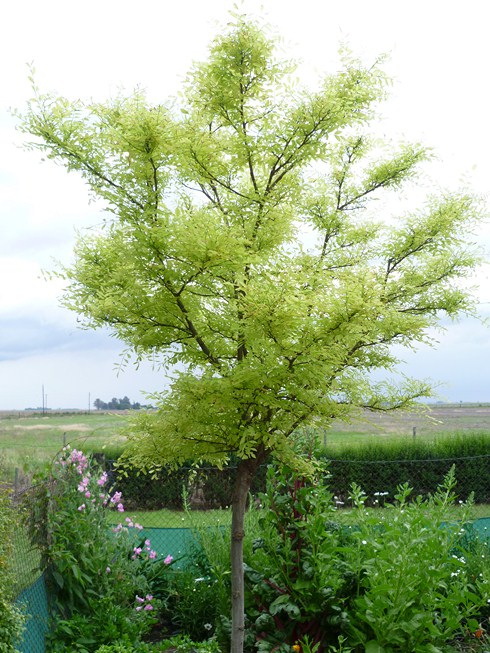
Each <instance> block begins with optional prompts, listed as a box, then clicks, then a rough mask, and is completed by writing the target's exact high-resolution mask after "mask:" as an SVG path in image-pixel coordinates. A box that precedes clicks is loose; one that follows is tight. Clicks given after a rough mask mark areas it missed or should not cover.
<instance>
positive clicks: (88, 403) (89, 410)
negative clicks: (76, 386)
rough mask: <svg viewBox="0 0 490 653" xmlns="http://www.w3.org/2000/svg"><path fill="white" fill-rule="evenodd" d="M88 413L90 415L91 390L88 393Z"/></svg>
mask: <svg viewBox="0 0 490 653" xmlns="http://www.w3.org/2000/svg"><path fill="white" fill-rule="evenodd" d="M88 414H89V415H90V392H89V393H88Z"/></svg>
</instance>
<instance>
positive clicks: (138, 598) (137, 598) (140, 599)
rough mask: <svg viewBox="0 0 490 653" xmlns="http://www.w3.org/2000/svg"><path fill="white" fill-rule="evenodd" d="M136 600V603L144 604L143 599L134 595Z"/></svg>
mask: <svg viewBox="0 0 490 653" xmlns="http://www.w3.org/2000/svg"><path fill="white" fill-rule="evenodd" d="M136 600H137V601H138V603H144V602H145V599H142V598H141V596H138V595H137V594H136Z"/></svg>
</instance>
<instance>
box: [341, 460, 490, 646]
mask: <svg viewBox="0 0 490 653" xmlns="http://www.w3.org/2000/svg"><path fill="white" fill-rule="evenodd" d="M455 485H456V480H455V475H454V469H452V470H451V471H450V472H449V473H448V474H447V475H446V477H445V479H444V481H443V483H442V484H441V485H440V486H439V488H438V490H437V492H436V493H435V494H434V495H433V496H431V497H429V498H428V499H426V500H423V499H422V498H421V497H415V498H414V499H412V500H411V501H410V500H409V498H410V494H411V490H410V488H409V487H408V485H407V484H405V485H403V486H400V487H399V490H398V493H397V495H396V497H395V498H396V502H397V503H396V505H395V507H394V508H390V507H389V506H388V508H387V509H386V510H383V511H379V514H378V512H376V513H375V514H374V513H370V512H369V511H366V510H365V508H364V496H363V494H362V492H361V491H360V489H359V488H353V498H354V501H355V503H356V505H357V508H356V511H355V517H354V520H355V523H356V524H357V528H356V529H355V530H354V531H353V533H352V537H353V538H354V540H355V542H356V545H357V547H356V548H357V551H356V548H351V549H350V551H348V552H347V553H348V554H349V556H350V558H351V561H355V562H357V561H359V562H360V565H359V583H358V592H357V596H356V597H355V599H354V601H353V603H352V610H353V617H352V618H351V620H350V623H349V627H348V629H347V630H348V633H349V643H353V644H362V645H363V646H365V647H367V646H368V645H370V646H374V643H375V644H376V645H378V646H379V647H381V650H384V651H397V652H398V651H399V652H400V653H412V652H413V651H417V652H420V653H423V652H427V653H436V651H439V650H442V648H441V647H444V646H445V645H446V643H447V642H449V641H450V640H451V639H452V638H454V637H456V636H458V635H461V634H464V633H465V632H466V631H467V630H470V631H474V630H475V629H476V628H478V623H479V622H478V618H479V617H480V615H481V613H482V610H483V609H484V607H485V605H486V601H487V597H488V592H489V590H490V584H489V579H488V577H487V578H480V579H477V578H473V577H472V576H471V575H470V574H468V569H467V560H468V558H469V557H473V556H472V554H471V551H470V550H468V549H467V548H465V546H464V543H465V539H464V536H465V529H464V525H465V520H466V519H467V515H468V513H467V507H466V506H465V507H463V509H462V510H461V513H460V517H461V520H460V521H458V522H457V523H454V522H452V521H451V517H452V513H451V509H452V507H453V505H454V501H455V498H456V495H455V494H454V488H455ZM371 642H374V643H373V644H371Z"/></svg>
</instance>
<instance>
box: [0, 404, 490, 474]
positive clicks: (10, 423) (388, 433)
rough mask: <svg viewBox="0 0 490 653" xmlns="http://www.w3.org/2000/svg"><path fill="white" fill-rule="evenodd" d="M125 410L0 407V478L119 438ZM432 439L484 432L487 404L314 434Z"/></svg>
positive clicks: (389, 416)
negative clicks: (70, 448)
mask: <svg viewBox="0 0 490 653" xmlns="http://www.w3.org/2000/svg"><path fill="white" fill-rule="evenodd" d="M126 419H127V414H125V413H119V414H117V413H115V412H111V413H99V412H92V413H84V412H79V413H73V412H70V413H48V414H45V415H42V414H40V413H28V412H25V413H24V412H18V411H17V412H14V411H12V412H7V411H3V412H0V478H2V477H3V480H10V478H12V477H13V473H14V470H15V468H16V467H17V468H18V469H19V470H21V471H23V470H24V471H29V470H31V469H32V468H34V467H35V466H37V465H38V464H39V463H40V462H41V463H42V462H44V461H47V460H49V459H51V458H52V457H53V456H54V455H55V454H56V453H57V452H58V451H59V450H60V449H61V448H62V447H63V445H64V444H65V443H66V444H70V445H71V446H73V447H77V448H80V449H82V450H83V449H84V448H85V447H87V446H90V449H93V448H95V447H100V448H102V447H109V448H110V447H111V445H116V446H117V445H120V444H121V443H123V442H124V437H123V436H122V435H121V431H122V430H123V428H124V425H125V422H126ZM414 428H415V430H416V438H417V439H424V440H435V439H439V438H447V437H451V436H452V435H454V434H456V433H457V434H461V433H463V434H464V433H465V432H475V431H479V432H487V433H488V437H489V439H490V404H472V405H468V404H462V405H447V404H443V405H434V406H431V407H430V409H428V410H427V411H425V412H424V413H386V414H384V413H381V414H368V413H365V414H364V416H363V418H362V419H357V420H355V421H353V422H351V423H337V422H335V423H333V424H332V426H331V427H330V428H326V429H322V428H318V429H315V430H316V434H317V436H318V438H319V440H320V442H325V443H326V445H327V448H329V449H330V448H331V449H333V450H335V449H338V448H339V447H342V446H344V445H346V444H349V445H351V444H365V443H369V442H373V441H374V440H376V441H379V440H384V441H388V440H400V439H404V440H407V439H413V437H414Z"/></svg>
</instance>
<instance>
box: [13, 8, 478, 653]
mask: <svg viewBox="0 0 490 653" xmlns="http://www.w3.org/2000/svg"><path fill="white" fill-rule="evenodd" d="M344 64H345V65H344V67H343V69H342V70H341V71H340V72H338V73H336V74H334V75H331V76H328V77H326V78H325V80H324V81H323V83H322V84H321V86H320V88H319V90H318V91H316V92H307V91H298V90H296V86H295V84H294V82H293V81H292V78H291V73H292V71H293V67H292V66H291V65H290V64H289V63H284V62H281V61H279V60H278V59H277V58H276V57H275V54H274V41H273V39H271V38H269V37H268V35H267V33H266V31H265V30H263V29H262V28H261V27H260V26H258V25H257V24H256V23H254V22H251V21H249V20H248V19H244V18H241V17H238V18H236V19H235V21H234V23H233V24H232V25H230V26H229V28H228V29H227V31H226V33H224V34H223V35H222V36H219V37H218V38H217V39H216V40H215V41H214V42H213V44H212V46H211V48H210V54H209V58H208V60H207V61H206V62H204V63H202V64H199V65H196V66H195V67H194V68H193V70H192V71H191V73H190V75H189V79H188V82H187V84H186V86H185V88H184V91H183V102H182V103H181V104H180V106H179V105H178V103H175V104H168V105H164V104H162V105H158V106H148V105H147V103H146V101H145V98H144V96H143V95H142V94H141V93H136V94H134V95H132V96H131V97H129V98H119V99H116V100H115V101H111V102H108V103H105V104H88V105H85V104H83V103H81V102H69V101H67V100H65V99H63V98H54V97H50V96H46V95H39V94H37V96H36V98H35V99H34V100H33V101H32V102H31V103H30V105H29V107H28V110H27V112H26V113H25V115H24V116H23V117H22V128H23V130H24V131H25V132H27V133H29V134H31V135H34V136H35V137H36V140H35V143H33V147H36V148H39V149H40V150H42V151H44V152H46V153H47V156H48V157H49V158H52V159H55V160H56V161H60V162H62V163H63V164H64V165H66V167H67V168H68V170H70V171H71V170H75V171H77V172H78V173H80V174H81V175H82V176H83V178H84V179H85V180H86V182H87V183H88V185H89V187H90V189H91V191H92V193H93V195H95V196H96V197H98V198H101V199H102V200H104V201H105V203H106V206H107V211H108V212H109V216H110V217H109V218H108V220H107V222H106V223H105V225H104V227H103V228H102V229H101V230H100V233H96V234H94V233H93V232H90V234H88V235H83V236H80V237H79V238H78V241H77V244H76V247H75V262H74V264H73V265H72V266H70V267H65V268H63V269H62V270H61V271H60V274H61V275H62V276H63V278H64V279H66V280H67V282H68V285H67V289H66V291H65V295H64V300H63V301H64V304H65V305H66V306H67V307H68V308H70V309H72V310H74V311H76V312H77V313H79V314H80V315H82V316H84V318H85V325H86V326H88V327H93V328H97V327H99V326H109V328H111V329H112V331H113V333H114V335H116V336H117V337H118V338H120V339H121V340H122V341H123V342H124V343H126V345H127V346H128V348H129V349H130V350H131V351H132V352H133V353H134V354H135V355H136V357H137V358H138V359H143V358H145V357H150V358H155V357H157V358H159V359H160V360H161V361H162V363H163V365H167V366H171V367H172V368H173V370H174V372H173V373H174V379H173V382H172V385H171V387H170V389H169V390H168V391H166V392H163V393H162V394H161V395H159V396H157V397H154V398H153V400H154V401H155V402H157V404H158V411H157V412H156V413H155V414H144V415H142V416H141V417H140V418H139V419H138V421H137V422H135V425H134V428H133V436H132V438H133V439H132V444H131V446H130V448H129V452H128V456H129V459H130V460H131V462H132V463H133V464H135V465H137V466H139V467H141V468H143V469H144V470H147V471H150V472H151V471H153V470H155V469H157V468H158V467H159V466H160V465H166V464H174V465H177V464H179V463H181V462H182V461H184V460H189V459H197V460H206V461H209V462H211V463H217V464H218V465H221V464H223V463H224V462H225V461H226V460H227V459H228V457H229V456H230V454H232V453H233V454H235V455H236V456H237V457H238V458H239V461H240V462H239V466H238V477H237V481H236V487H235V490H234V495H233V502H232V509H233V517H232V651H233V653H238V652H239V651H241V650H242V649H243V634H244V614H243V612H244V611H243V559H242V540H243V525H244V512H245V506H246V498H247V492H248V490H249V487H250V483H251V479H252V478H253V475H254V473H255V471H256V469H257V467H258V466H259V465H260V464H261V463H263V461H264V460H265V459H266V457H267V456H268V455H270V454H272V455H273V456H275V457H277V458H278V459H281V460H283V461H286V462H288V463H290V464H293V465H295V466H296V467H297V468H300V469H305V467H306V463H305V461H304V460H302V459H301V458H300V457H298V456H295V454H294V451H293V446H292V438H291V436H292V434H293V433H294V431H295V430H296V429H297V428H298V427H299V426H300V425H302V424H306V423H308V422H311V421H312V420H313V419H321V420H322V421H323V423H324V424H325V423H328V422H329V421H331V420H333V419H339V418H340V419H347V418H348V416H349V415H350V414H351V412H352V410H355V409H359V408H369V409H372V410H391V409H394V408H399V407H406V406H408V405H410V404H411V403H412V402H414V401H415V400H416V399H417V398H420V397H425V396H429V394H430V387H429V385H428V384H427V383H426V382H416V381H413V380H410V379H404V380H402V382H401V383H398V384H395V383H394V382H389V383H388V382H384V383H383V382H375V381H374V380H373V379H372V377H371V375H370V373H371V372H372V371H373V370H379V369H381V370H393V368H394V367H395V365H396V363H397V362H398V361H397V357H396V355H395V353H394V352H393V350H392V345H398V346H405V347H412V346H414V343H422V342H425V343H426V342H431V341H432V336H431V333H432V329H433V327H436V326H437V325H438V324H439V323H440V318H441V316H444V315H446V316H449V317H454V316H456V315H457V314H459V313H461V312H463V313H465V312H471V311H472V307H473V303H472V298H471V295H470V294H469V293H468V292H467V291H465V290H464V289H463V286H462V285H461V284H459V283H458V280H460V279H461V278H464V277H466V276H468V275H469V273H470V272H471V271H472V268H473V267H474V266H475V263H476V261H477V256H476V254H475V252H474V251H472V248H471V246H470V245H469V244H468V243H467V236H468V234H469V233H470V230H471V227H472V226H473V224H474V221H475V219H476V218H477V217H478V208H477V207H476V206H475V203H474V201H473V200H472V198H471V197H469V196H467V195H465V194H457V193H450V194H446V195H443V196H442V197H440V198H432V199H429V200H428V202H427V204H426V205H425V206H424V208H423V209H422V210H421V211H419V212H412V213H408V214H406V215H403V214H402V213H401V212H400V211H399V208H400V207H399V204H400V199H401V196H400V197H399V196H398V195H396V193H393V194H392V197H393V198H394V200H396V201H394V202H393V206H394V208H395V209H396V214H393V215H389V216H387V217H388V218H389V219H388V220H385V221H383V220H382V219H381V216H377V215H376V211H375V210H374V209H375V205H374V203H373V202H372V200H374V199H376V198H378V197H379V194H380V192H381V191H398V190H399V189H400V188H401V187H402V185H403V184H404V183H405V182H407V181H408V180H411V179H412V177H413V176H414V175H415V172H416V170H417V168H418V164H420V163H421V162H423V161H425V160H426V159H427V158H428V154H427V152H426V150H425V149H424V148H423V147H421V146H419V145H401V146H399V147H397V148H391V147H390V148H388V147H385V146H383V145H382V144H380V143H379V142H378V141H377V140H375V139H373V138H372V137H370V136H369V135H368V134H367V127H368V125H369V122H370V121H371V120H372V119H373V117H374V115H375V111H374V109H375V106H376V104H377V103H378V102H379V100H380V99H381V98H382V97H383V95H384V91H385V88H386V84H387V80H386V79H385V76H384V75H383V73H382V71H381V69H380V66H379V65H378V64H376V65H374V66H373V67H371V68H366V67H364V66H363V65H362V64H361V63H360V62H358V61H356V60H354V59H350V58H348V57H345V61H344Z"/></svg>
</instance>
